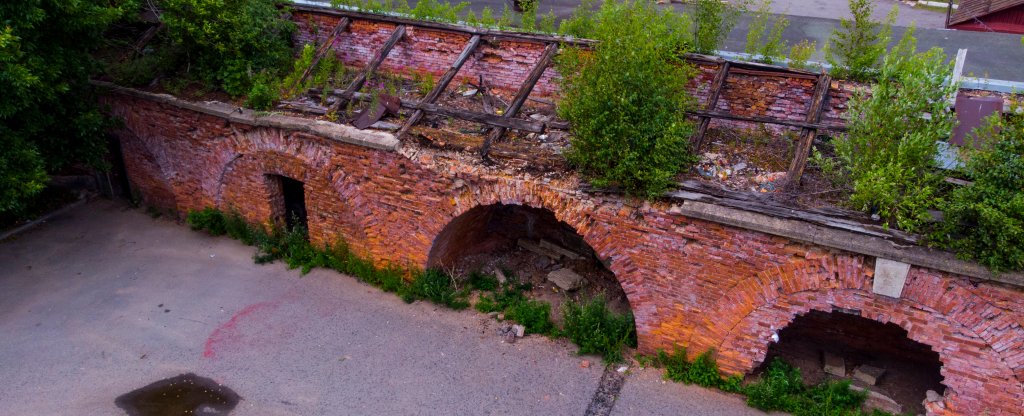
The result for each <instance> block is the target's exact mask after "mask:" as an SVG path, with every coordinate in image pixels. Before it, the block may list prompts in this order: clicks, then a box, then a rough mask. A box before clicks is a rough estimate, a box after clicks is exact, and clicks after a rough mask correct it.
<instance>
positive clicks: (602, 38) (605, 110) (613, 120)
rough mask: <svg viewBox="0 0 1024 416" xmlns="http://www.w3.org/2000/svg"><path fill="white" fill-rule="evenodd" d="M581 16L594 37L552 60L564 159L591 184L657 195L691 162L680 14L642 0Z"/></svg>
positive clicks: (610, 3) (687, 72)
mask: <svg viewBox="0 0 1024 416" xmlns="http://www.w3.org/2000/svg"><path fill="white" fill-rule="evenodd" d="M581 16H582V17H580V18H581V19H586V20H587V21H588V22H589V24H590V28H591V29H590V31H589V35H591V36H592V37H593V38H595V39H597V40H598V41H599V43H598V44H597V45H596V46H595V48H594V50H593V51H584V50H580V49H575V48H570V49H569V50H567V51H566V52H564V53H563V54H562V56H560V58H559V59H558V60H557V61H556V62H557V65H558V68H559V71H560V72H561V73H562V75H563V77H564V78H563V81H562V82H563V85H562V94H563V99H562V101H560V102H559V106H558V113H559V115H561V116H562V117H563V118H564V119H566V120H567V121H569V122H570V123H571V125H572V132H573V137H572V139H571V147H570V149H569V150H568V152H567V154H566V157H567V158H568V160H569V161H570V162H571V163H572V164H573V165H574V166H576V167H577V168H579V170H580V173H581V174H583V176H584V177H586V178H587V179H589V180H590V181H591V182H593V183H594V184H595V185H597V186H607V185H618V186H620V187H622V188H623V189H624V190H625V191H626V192H627V193H629V194H631V195H639V196H644V197H655V196H658V195H660V194H661V193H662V192H663V191H664V190H665V189H666V188H667V187H668V186H669V185H670V184H672V182H673V179H674V178H675V175H676V174H677V173H679V171H680V170H682V169H684V168H685V167H686V166H688V165H689V164H691V163H693V161H694V158H693V156H692V155H691V153H690V152H689V141H688V138H689V136H690V133H691V132H692V130H693V129H692V124H691V123H690V122H689V121H687V119H686V110H687V109H688V108H690V106H691V101H692V100H691V98H690V96H689V94H688V93H687V90H686V85H687V83H688V82H689V79H690V78H691V76H692V73H693V72H692V69H691V68H690V66H688V65H687V64H686V63H685V62H684V60H683V59H682V56H683V55H682V54H683V52H684V51H685V50H686V44H687V42H688V37H687V33H686V32H687V31H686V30H684V29H685V20H683V19H682V18H681V17H680V16H679V15H677V14H674V13H672V12H670V11H659V10H658V9H656V8H655V7H654V6H653V5H652V4H651V3H649V2H646V1H643V0H635V1H634V0H625V1H622V2H618V1H615V0H610V1H607V2H605V3H604V5H602V6H601V9H600V10H599V11H598V12H596V14H595V15H592V16H591V15H586V14H584V15H581ZM582 26H583V25H575V24H573V23H569V24H568V25H567V26H566V27H572V28H576V29H580V28H581V27H582ZM576 29H574V30H576ZM580 30H582V29H580Z"/></svg>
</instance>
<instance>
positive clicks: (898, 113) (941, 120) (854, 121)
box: [833, 28, 957, 231]
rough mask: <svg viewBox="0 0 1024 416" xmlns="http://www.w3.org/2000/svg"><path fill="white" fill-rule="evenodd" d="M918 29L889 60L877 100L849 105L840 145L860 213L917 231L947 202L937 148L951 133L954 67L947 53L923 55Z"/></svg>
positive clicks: (861, 97) (863, 97) (864, 98)
mask: <svg viewBox="0 0 1024 416" xmlns="http://www.w3.org/2000/svg"><path fill="white" fill-rule="evenodd" d="M913 33H914V31H913V28H909V29H908V30H907V33H906V34H905V35H904V37H903V39H901V40H900V42H899V44H898V45H896V47H894V48H893V50H892V51H891V53H890V54H889V55H887V56H886V57H885V59H884V62H883V64H882V67H881V69H880V71H879V73H878V83H877V84H875V85H874V87H873V88H872V90H871V94H870V95H867V94H864V93H858V94H856V95H855V96H854V97H853V98H852V99H851V102H850V109H849V112H848V116H847V118H848V119H849V121H848V123H847V133H846V134H845V135H843V136H840V137H838V138H837V139H836V140H835V141H834V145H835V150H836V154H837V155H838V158H839V161H840V165H841V168H842V169H843V173H844V174H843V175H833V178H835V179H838V180H840V181H842V182H844V183H843V185H844V186H848V187H849V188H850V190H851V195H850V203H851V204H852V206H853V207H854V208H855V209H860V210H864V211H868V212H872V213H877V214H878V215H879V216H880V217H881V219H882V220H883V221H884V222H885V224H887V225H889V226H895V227H898V228H900V229H902V230H906V231H916V230H918V229H919V227H921V226H922V225H923V224H925V223H926V222H928V221H929V220H930V218H931V215H930V214H929V213H928V210H930V209H933V208H935V207H937V206H939V204H940V203H941V193H940V189H939V187H940V185H941V177H940V175H939V174H938V173H937V171H936V168H937V166H936V163H935V155H936V153H937V152H938V145H937V142H938V141H939V140H941V139H944V138H946V137H947V136H948V135H949V134H950V131H951V130H952V127H953V123H954V120H955V119H954V118H953V115H952V114H951V112H950V111H949V105H948V103H947V101H946V99H947V98H948V97H950V96H951V94H953V93H954V92H955V91H956V88H957V87H956V86H955V85H945V84H946V82H947V80H948V79H949V75H950V73H951V72H952V66H951V63H948V62H946V56H945V54H944V53H943V52H942V50H941V49H938V48H933V49H931V50H929V51H927V52H923V53H917V52H916V41H915V39H914V37H913Z"/></svg>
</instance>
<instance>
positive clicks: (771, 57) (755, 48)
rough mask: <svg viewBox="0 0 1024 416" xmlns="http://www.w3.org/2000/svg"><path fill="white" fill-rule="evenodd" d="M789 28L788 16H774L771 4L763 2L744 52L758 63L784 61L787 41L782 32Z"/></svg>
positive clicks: (751, 24)
mask: <svg viewBox="0 0 1024 416" xmlns="http://www.w3.org/2000/svg"><path fill="white" fill-rule="evenodd" d="M769 25H770V28H769ZM787 26H789V19H786V16H784V15H773V14H772V13H771V2H769V1H764V2H762V3H761V5H760V6H758V8H757V11H756V12H755V13H754V18H753V19H752V20H751V22H750V26H749V28H748V31H747V44H746V46H745V47H744V52H746V53H747V54H748V55H750V56H751V59H753V60H755V61H757V62H763V63H766V64H773V63H776V62H780V61H782V60H783V59H785V57H786V55H785V50H786V41H785V40H783V39H782V32H783V31H784V30H786V27H787ZM805 62H806V59H805Z"/></svg>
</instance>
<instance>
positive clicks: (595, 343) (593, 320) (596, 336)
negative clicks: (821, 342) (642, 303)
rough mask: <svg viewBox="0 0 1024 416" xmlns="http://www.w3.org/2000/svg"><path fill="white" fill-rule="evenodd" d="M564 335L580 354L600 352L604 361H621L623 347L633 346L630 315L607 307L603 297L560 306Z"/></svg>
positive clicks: (633, 335)
mask: <svg viewBox="0 0 1024 416" xmlns="http://www.w3.org/2000/svg"><path fill="white" fill-rule="evenodd" d="M562 314H563V316H564V317H565V335H566V336H567V337H568V338H569V339H570V340H572V342H575V343H576V345H579V347H580V351H579V352H580V354H600V355H601V357H603V358H604V360H605V361H608V362H614V361H620V360H622V351H623V348H624V347H626V346H629V347H634V348H635V347H636V326H635V325H634V323H633V314H630V313H626V314H622V315H620V314H617V313H615V312H613V311H611V310H609V309H608V305H607V302H606V301H605V299H604V298H603V297H597V298H595V299H593V300H591V301H589V302H585V303H582V304H581V303H577V302H573V301H570V302H566V303H565V304H564V305H563V307H562Z"/></svg>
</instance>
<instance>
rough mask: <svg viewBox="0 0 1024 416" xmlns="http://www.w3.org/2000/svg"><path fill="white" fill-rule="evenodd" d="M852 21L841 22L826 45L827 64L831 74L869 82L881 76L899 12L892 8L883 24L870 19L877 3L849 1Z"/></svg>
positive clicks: (862, 0)
mask: <svg viewBox="0 0 1024 416" xmlns="http://www.w3.org/2000/svg"><path fill="white" fill-rule="evenodd" d="M849 5H850V13H851V14H853V19H847V18H842V19H840V21H839V28H836V29H833V30H832V35H831V36H830V37H829V40H828V43H826V44H825V60H826V61H828V63H829V64H830V65H832V74H833V75H834V76H836V77H840V78H849V79H853V80H855V81H869V80H872V79H874V78H875V76H876V75H877V73H878V65H879V63H881V62H882V57H883V56H884V55H885V49H886V48H887V47H888V45H889V40H890V38H891V36H892V25H893V23H894V22H895V21H896V15H897V13H899V9H898V8H897V7H896V6H893V7H892V10H891V11H890V12H889V15H888V16H887V17H886V19H885V21H884V22H879V21H875V20H872V19H871V13H872V12H873V11H874V9H875V6H874V2H872V1H871V0H849Z"/></svg>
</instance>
